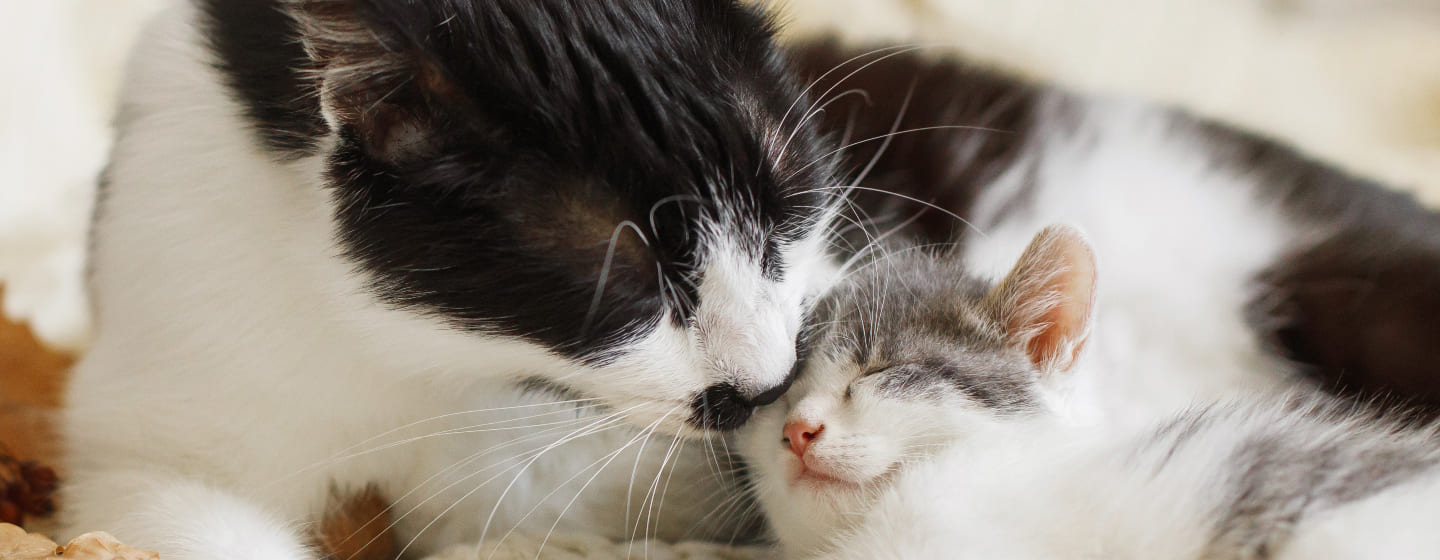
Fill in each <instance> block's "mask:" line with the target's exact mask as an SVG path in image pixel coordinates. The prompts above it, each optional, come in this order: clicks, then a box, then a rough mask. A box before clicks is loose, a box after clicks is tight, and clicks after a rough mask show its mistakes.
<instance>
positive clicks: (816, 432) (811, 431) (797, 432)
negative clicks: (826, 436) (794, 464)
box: [784, 420, 825, 459]
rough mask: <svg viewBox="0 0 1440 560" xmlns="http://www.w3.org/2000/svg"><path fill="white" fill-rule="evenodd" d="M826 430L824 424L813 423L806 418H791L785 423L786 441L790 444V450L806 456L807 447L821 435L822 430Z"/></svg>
mask: <svg viewBox="0 0 1440 560" xmlns="http://www.w3.org/2000/svg"><path fill="white" fill-rule="evenodd" d="M823 431H825V425H824V424H811V423H809V422H806V421H804V420H791V421H789V422H786V423H785V430H784V433H785V441H786V442H787V443H789V444H790V450H791V451H794V452H795V456H796V457H799V458H801V459H804V458H805V449H806V448H808V447H810V442H812V441H815V438H817V437H820V432H823Z"/></svg>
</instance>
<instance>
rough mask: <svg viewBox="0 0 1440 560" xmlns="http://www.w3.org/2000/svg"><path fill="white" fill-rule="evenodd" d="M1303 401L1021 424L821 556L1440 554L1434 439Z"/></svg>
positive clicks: (908, 489)
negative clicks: (1144, 423) (1160, 417)
mask: <svg viewBox="0 0 1440 560" xmlns="http://www.w3.org/2000/svg"><path fill="white" fill-rule="evenodd" d="M1296 399H1297V401H1298V402H1289V403H1279V404H1277V403H1267V402H1261V401H1253V400H1252V401H1248V402H1240V403H1232V404H1217V405H1211V406H1207V407H1203V408H1199V409H1196V410H1194V411H1191V412H1189V413H1187V414H1186V415H1184V416H1181V417H1178V418H1176V419H1174V420H1172V421H1171V422H1170V423H1169V424H1165V425H1162V426H1161V427H1160V428H1158V429H1156V428H1154V427H1153V426H1152V427H1147V428H1144V429H1140V430H1135V429H1125V428H1119V427H1114V426H1108V427H1102V426H1095V425H1086V426H1076V425H1064V424H1063V423H1056V422H1054V419H1053V418H1044V419H1036V420H1034V421H1032V422H1031V423H1030V424H1029V425H1026V423H1023V422H1022V423H1019V425H1016V426H1012V427H1010V428H1011V429H1009V430H1000V431H998V432H997V433H995V434H988V435H986V436H981V437H977V438H975V440H974V441H966V442H964V443H962V444H959V445H957V446H956V447H954V448H952V449H948V450H945V451H942V452H940V453H939V454H938V455H937V456H936V457H934V458H933V459H931V460H930V462H928V463H926V464H921V465H916V466H915V468H914V470H913V472H908V473H906V474H905V475H904V476H902V477H900V478H899V479H898V481H897V483H896V485H895V487H894V488H892V489H890V490H889V491H887V492H885V494H884V495H883V496H882V497H880V498H879V499H878V500H877V502H876V503H875V505H874V506H873V507H872V508H871V509H870V510H869V511H868V512H866V513H865V514H864V515H863V516H861V518H860V520H859V521H858V522H857V523H856V527H857V528H856V529H854V531H855V532H854V533H851V534H847V535H845V536H843V537H841V538H840V539H838V540H837V541H835V542H834V543H832V544H830V545H829V546H828V547H827V549H826V550H827V552H825V553H823V554H818V555H816V556H819V557H824V558H854V559H861V558H895V559H900V558H1006V559H1016V560H1020V559H1037V560H1038V559H1050V558H1053V559H1060V558H1108V559H1116V560H1120V559H1134V560H1142V559H1151V558H1167V559H1177V560H1179V559H1205V560H1211V559H1246V558H1274V559H1277V560H1281V559H1294V560H1302V559H1315V560H1322V559H1360V558H1373V559H1377V560H1378V559H1383V558H1422V557H1427V556H1429V555H1431V554H1433V553H1434V551H1435V550H1436V549H1437V547H1440V535H1437V534H1436V533H1435V532H1434V530H1433V528H1434V526H1435V523H1436V521H1437V520H1440V506H1437V505H1436V504H1437V500H1440V468H1437V467H1440V445H1437V442H1440V440H1437V438H1436V436H1435V434H1434V432H1433V431H1430V430H1424V431H1416V430H1414V429H1413V428H1409V429H1403V428H1398V427H1396V426H1395V425H1392V424H1391V423H1389V422H1387V421H1378V422H1377V421H1376V419H1375V418H1374V417H1373V416H1372V415H1369V414H1366V413H1363V412H1359V413H1357V412H1356V411H1354V410H1351V411H1344V410H1342V409H1340V408H1338V407H1336V406H1335V405H1334V404H1333V403H1323V402H1318V401H1316V400H1314V398H1313V397H1297V398H1296ZM1306 400H1309V401H1310V402H1309V403H1305V402H1304V401H1306ZM1287 405H1289V406H1287ZM1308 406H1313V407H1314V408H1313V409H1312V410H1310V411H1307V410H1306V408H1307V407H1308ZM802 556H804V555H802Z"/></svg>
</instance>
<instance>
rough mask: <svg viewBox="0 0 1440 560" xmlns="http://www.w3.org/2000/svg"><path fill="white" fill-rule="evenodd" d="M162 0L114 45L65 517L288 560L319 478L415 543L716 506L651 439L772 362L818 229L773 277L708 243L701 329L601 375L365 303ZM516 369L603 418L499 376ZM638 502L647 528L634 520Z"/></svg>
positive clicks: (313, 211)
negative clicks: (362, 498) (132, 42)
mask: <svg viewBox="0 0 1440 560" xmlns="http://www.w3.org/2000/svg"><path fill="white" fill-rule="evenodd" d="M178 4H179V5H177V6H176V7H175V8H173V9H172V10H170V11H169V12H168V13H167V14H166V15H164V16H163V17H161V18H160V19H158V20H157V21H156V22H155V23H153V24H152V25H151V27H150V28H149V29H148V31H147V33H146V34H145V36H144V38H143V41H142V43H141V45H140V46H139V48H138V49H137V52H136V53H135V55H134V56H133V58H132V62H131V64H130V67H129V69H128V70H129V71H128V79H127V83H126V86H125V92H124V95H123V101H122V107H121V110H120V115H119V126H118V128H119V129H120V132H121V134H120V137H119V139H118V140H117V143H116V146H115V149H114V153H113V157H112V164H111V167H110V169H109V176H110V179H111V182H112V184H111V187H110V189H109V190H108V191H107V192H104V193H102V195H101V196H102V197H103V201H102V204H101V211H100V214H99V215H98V217H97V220H96V223H95V231H94V240H95V243H94V252H93V254H92V256H91V258H92V267H93V291H94V297H95V302H96V305H97V309H96V324H97V329H96V332H97V336H96V338H95V341H94V346H93V347H92V349H91V351H90V352H89V353H88V354H87V356H86V357H85V359H84V361H83V362H82V363H81V364H80V365H79V366H78V367H77V368H76V370H75V372H74V375H73V378H72V380H71V383H70V390H69V393H68V402H67V405H68V406H67V413H66V418H65V426H64V431H65V438H66V445H67V450H68V457H67V459H68V463H67V467H68V474H67V481H66V488H65V496H64V500H65V508H64V517H65V519H64V524H65V527H66V530H67V531H83V530H95V529H103V530H107V531H110V532H112V533H114V534H115V535H117V536H118V537H120V538H121V539H122V540H126V541H129V542H132V543H134V544H135V545H137V546H143V547H145V548H150V549H155V550H158V551H160V552H161V553H162V555H163V556H164V557H165V558H172V559H177V560H187V559H200V558H214V559H220V558H224V559H252V558H253V559H261V558H264V559H267V560H274V559H299V558H309V557H310V555H311V553H310V552H309V551H308V550H306V548H305V546H304V544H303V543H305V542H307V541H305V540H303V539H302V537H303V536H304V533H305V531H306V530H307V524H308V523H311V522H314V521H315V520H316V516H317V514H318V513H319V511H320V509H321V508H322V506H323V504H324V503H325V501H326V500H327V497H328V488H330V487H331V486H332V484H333V485H334V486H336V487H338V488H340V489H342V490H346V489H348V490H353V489H357V488H359V487H361V486H362V485H364V484H366V483H369V482H380V483H382V485H383V486H384V489H385V490H386V491H387V492H388V493H389V494H390V495H391V497H392V498H394V499H395V500H396V507H397V509H396V510H395V512H396V516H397V517H400V514H401V513H407V512H409V513H408V514H407V515H404V516H403V518H401V521H400V525H399V528H400V533H401V534H405V535H415V534H420V537H419V540H418V541H417V543H416V546H417V547H420V549H421V550H435V549H436V548H437V547H438V546H439V545H443V544H450V543H454V542H457V541H460V540H465V539H473V538H476V537H478V536H479V533H480V531H481V530H482V528H484V527H487V526H488V528H489V530H490V534H491V535H492V536H494V535H501V534H504V533H505V531H506V530H508V529H509V528H511V527H515V526H521V527H525V528H526V529H528V530H530V531H537V532H539V533H542V534H543V533H544V532H545V531H547V530H548V529H550V528H551V527H552V522H556V521H555V520H556V519H557V518H558V517H559V516H560V514H561V513H562V512H563V511H568V515H567V516H565V518H564V520H562V521H559V522H556V523H558V528H559V529H558V530H561V531H566V530H569V531H577V530H585V531H590V532H599V533H602V534H608V535H612V536H616V537H621V536H629V535H632V534H639V535H645V534H651V535H661V536H669V537H677V536H679V535H680V534H681V533H683V532H685V531H686V530H688V529H690V528H691V527H690V524H691V523H692V522H694V521H695V520H696V519H697V518H698V517H700V516H701V515H703V514H706V513H709V511H706V510H703V509H702V508H701V506H700V504H704V503H707V502H706V500H711V502H708V503H714V502H715V501H718V500H719V499H723V494H722V493H721V490H720V485H719V483H718V482H717V480H718V479H717V477H714V476H712V475H711V472H712V470H713V469H716V468H727V469H728V467H722V466H717V465H713V464H712V459H710V457H709V455H710V454H711V451H710V450H709V449H707V448H706V446H707V445H709V444H707V443H704V442H688V443H683V444H676V443H673V441H672V439H671V438H670V437H667V436H663V434H666V433H677V432H683V431H686V430H691V429H690V428H687V427H686V424H684V422H683V421H684V420H685V418H686V417H687V416H688V415H689V414H690V413H691V411H690V410H689V407H688V405H689V404H690V399H691V398H692V397H693V395H694V394H695V393H696V392H697V391H699V390H700V389H703V388H704V387H705V386H707V385H709V384H711V383H715V382H717V381H731V382H733V383H735V384H736V385H737V386H739V387H740V388H742V389H745V388H748V387H770V386H774V385H776V384H778V383H779V382H780V381H781V380H782V379H783V376H784V375H786V373H788V364H789V362H790V361H791V360H792V359H793V352H794V348H793V342H792V341H793V340H794V337H795V332H796V330H797V329H798V328H799V322H800V313H799V309H800V305H801V300H802V298H803V297H804V296H805V295H806V293H807V292H809V291H810V290H812V289H813V285H812V284H811V282H812V281H813V280H814V278H816V277H817V276H812V275H809V274H807V273H808V272H809V271H810V270H812V269H813V268H814V267H815V266H816V265H819V264H821V263H823V258H822V256H821V255H822V252H821V249H822V248H823V243H822V241H821V239H820V237H819V234H818V233H817V234H816V235H815V236H812V238H810V239H806V240H804V241H802V242H799V243H796V244H794V245H793V246H791V247H789V248H788V249H786V252H787V254H788V257H789V260H788V261H787V264H789V265H790V268H789V270H790V272H791V273H790V274H787V276H786V280H785V281H784V282H783V283H779V284H777V283H775V282H772V281H769V280H764V279H762V277H761V275H760V273H759V269H758V267H757V266H756V265H754V264H753V263H749V262H746V261H745V260H744V259H740V258H728V259H727V258H724V257H723V255H724V254H726V253H725V251H724V245H723V243H722V242H721V241H715V242H713V243H711V249H712V250H713V251H714V254H716V255H722V256H721V257H717V258H714V259H712V260H711V261H710V262H709V263H708V264H707V267H708V268H707V270H706V274H705V276H704V280H703V281H702V285H701V287H700V289H701V292H702V293H703V294H704V298H705V299H704V301H703V302H702V305H701V308H700V309H699V310H698V311H697V319H696V322H697V324H699V325H702V326H704V328H705V329H706V332H704V333H703V336H704V337H705V340H697V336H701V335H697V334H696V329H694V328H692V329H688V330H681V329H676V328H660V329H657V330H656V331H654V333H653V334H651V335H650V336H648V337H647V338H645V339H643V340H636V341H631V343H629V344H628V347H629V348H630V349H632V352H630V353H628V354H627V355H626V356H625V357H624V358H622V359H620V360H619V361H618V362H617V363H615V364H613V365H611V366H608V367H605V368H582V367H579V366H577V365H575V364H573V363H571V362H568V361H566V360H563V359H561V358H559V357H556V356H555V355H554V354H552V353H550V352H548V351H547V350H546V349H545V348H542V347H539V346H536V345H534V344H529V343H524V342H520V341H517V340H515V339H511V338H506V337H503V336H490V337H485V336H479V335H476V334H473V333H465V332H460V331H458V330H455V329H452V328H449V327H447V326H446V325H445V324H444V323H442V322H441V321H440V320H438V319H435V318H432V317H427V316H424V315H422V314H420V313H417V312H407V311H401V310H396V309H393V308H390V307H387V306H385V305H382V304H380V303H378V302H377V301H376V300H375V299H374V297H373V296H371V295H369V294H368V293H367V292H366V290H365V282H366V279H365V278H364V277H363V276H362V275H361V274H359V273H357V272H356V271H355V269H354V267H353V266H352V265H351V264H350V263H348V262H347V261H346V260H345V259H344V258H342V257H341V249H340V248H339V247H338V246H337V245H336V243H335V239H336V235H335V233H334V231H333V230H332V224H331V204H332V203H331V200H330V198H329V195H328V193H327V192H326V189H325V187H323V181H322V179H321V173H322V162H321V160H322V158H321V157H307V158H304V159H301V160H299V161H295V162H291V163H285V164H280V163H276V162H275V160H274V159H273V156H272V155H271V154H267V153H265V152H263V151H262V150H261V149H260V148H259V147H258V145H257V142H256V139H255V137H254V136H253V133H252V132H251V131H250V130H248V129H247V125H246V124H245V123H244V122H242V120H241V119H240V118H239V116H238V115H239V114H240V112H241V109H240V107H239V106H238V105H237V104H236V103H235V102H233V101H232V100H231V99H230V97H229V96H228V95H227V93H226V92H225V91H224V90H223V88H222V86H221V85H220V84H221V78H220V77H219V75H218V73H217V71H216V70H215V69H214V68H213V67H212V65H211V63H212V61H211V60H210V59H209V55H208V54H206V52H207V51H206V49H205V48H204V46H203V45H204V38H203V37H202V33H201V32H200V31H198V29H197V24H196V20H197V17H198V15H197V14H196V12H195V9H194V8H193V7H192V6H190V5H189V4H188V3H184V2H182V3H178ZM325 151H326V150H325V149H324V148H323V147H322V149H321V153H322V154H323V153H325ZM823 229H824V228H816V230H817V231H820V230H823ZM582 312H583V311H582ZM701 343H704V344H701ZM781 364H784V365H783V366H782V365H781ZM714 371H726V372H760V373H757V374H755V375H753V376H752V377H742V378H737V379H728V380H719V379H711V378H709V377H708V376H709V375H713V374H711V373H709V372H714ZM741 375H744V373H741ZM530 376H540V377H544V378H547V379H550V380H552V381H558V382H561V383H563V384H565V385H568V386H570V387H572V388H577V389H579V390H581V391H584V392H587V393H589V394H591V395H595V396H598V397H603V404H605V405H608V407H609V408H608V410H609V411H613V412H615V413H617V414H618V416H617V417H616V419H615V420H614V421H611V420H604V419H603V418H604V417H603V415H596V413H591V412H576V411H568V410H569V409H567V407H566V406H564V405H545V404H544V403H545V402H547V401H553V400H554V399H553V397H545V396H536V395H531V394H526V393H523V392H522V391H520V390H518V389H515V388H513V387H512V386H511V383H512V382H513V381H515V380H517V379H519V378H522V377H530ZM759 376H764V377H759ZM570 408H573V406H571V407H570ZM483 409H494V410H492V411H490V412H475V413H466V414H459V413H462V412H465V411H475V410H483ZM567 415H568V416H567ZM567 418H568V419H569V423H565V422H562V421H564V420H566V419H567ZM426 419H429V420H428V421H427V420H426ZM412 423H414V425H411V424H412ZM401 426H409V427H407V428H404V429H400V430H398V431H391V430H392V429H395V428H397V427H401ZM587 426H590V427H592V428H593V429H590V430H586V429H585V428H586V427H587ZM641 428H654V429H657V430H658V431H659V433H661V434H662V437H657V438H647V437H640V436H639V433H640V432H641V431H642V430H641ZM447 430H448V432H447ZM572 435H573V436H575V437H573V438H572V437H571V436H572ZM376 436H379V437H376ZM572 440H573V441H572ZM562 444H563V446H562ZM506 445H511V447H504V446H506ZM547 446H548V447H547ZM622 448H624V451H623V452H622V451H620V450H621V449H622ZM542 449H548V451H546V452H544V453H541V454H540V455H538V456H536V457H535V458H534V460H533V461H527V460H526V459H527V458H528V457H529V456H528V455H526V454H527V453H531V452H537V451H539V450H542ZM487 450H489V452H488V453H485V452H486V451H487ZM612 452H613V453H614V455H612ZM506 469H510V470H506ZM662 470H663V472H664V473H665V475H664V477H662V476H660V474H659V473H660V472H661V471H662ZM521 471H523V475H524V476H521V475H519V474H517V473H519V472H521ZM597 471H598V474H597V475H596V476H591V475H592V474H595V473H597ZM467 475H468V476H467ZM432 476H434V477H435V478H431V477H432ZM492 477H493V478H492ZM670 477H673V478H676V479H679V480H683V481H685V483H684V484H677V485H673V486H672V485H670V484H668V482H669V480H671V478H670ZM486 480H489V481H490V482H489V483H487V484H484V485H483V486H480V482H481V481H486ZM656 481H658V482H656ZM477 486H479V487H478V488H477ZM582 487H585V493H584V495H583V499H579V500H574V499H573V498H575V496H577V494H578V493H579V492H580V491H581V489H582ZM552 491H553V492H552ZM666 492H668V493H666ZM661 493H666V494H665V500H664V502H663V503H664V504H665V506H664V515H658V512H655V511H654V510H656V509H658V508H657V507H656V506H654V505H653V502H654V501H656V500H657V499H658V495H659V494H661ZM502 496H504V499H503V500H501V497H502ZM497 502H498V503H499V505H498V506H495V508H496V510H495V511H494V513H492V509H491V508H492V506H494V505H495V504H496V503H497ZM532 506H533V507H534V508H535V509H534V512H533V513H531V508H532ZM646 508H648V509H649V511H646ZM412 509H413V510H414V511H413V512H411V510H412ZM627 510H628V513H629V514H630V515H629V517H630V518H631V519H628V520H627V519H625V515H623V514H624V513H626V512H627ZM642 513H643V514H645V521H644V523H647V524H650V525H648V526H643V527H639V528H636V527H635V526H634V523H635V521H636V520H635V518H636V517H638V516H641V515H642ZM442 516H443V519H442V520H441V521H440V522H438V523H436V524H435V525H433V526H431V525H428V524H429V523H430V522H431V521H432V520H434V519H437V518H440V517H442ZM492 517H493V519H492ZM487 520H488V521H489V523H488V525H487ZM422 529H423V532H422Z"/></svg>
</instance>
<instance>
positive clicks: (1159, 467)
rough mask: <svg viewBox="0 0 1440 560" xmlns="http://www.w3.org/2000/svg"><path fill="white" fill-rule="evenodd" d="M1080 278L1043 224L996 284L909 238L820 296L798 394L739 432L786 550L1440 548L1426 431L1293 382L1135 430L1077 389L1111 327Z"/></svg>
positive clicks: (896, 554)
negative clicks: (1095, 312)
mask: <svg viewBox="0 0 1440 560" xmlns="http://www.w3.org/2000/svg"><path fill="white" fill-rule="evenodd" d="M1100 254H1101V256H1102V258H1103V255H1104V253H1103V252H1102V253H1100ZM1094 278H1095V265H1094V260H1093V257H1092V256H1091V253H1090V248H1089V245H1088V244H1087V243H1086V242H1085V241H1084V240H1083V238H1081V237H1080V236H1079V234H1078V233H1076V232H1075V231H1074V230H1071V229H1067V228H1052V229H1047V230H1046V231H1044V232H1042V233H1041V234H1040V235H1039V236H1037V237H1036V239H1035V241H1034V242H1033V243H1032V245H1031V246H1030V247H1029V248H1027V249H1026V251H1025V253H1024V254H1023V255H1022V257H1021V258H1020V261H1019V264H1017V265H1016V266H1015V268H1014V269H1013V270H1012V271H1011V272H1010V274H1009V275H1008V276H1006V277H1005V279H1004V280H1003V281H1001V282H999V283H994V284H992V283H989V282H987V281H984V280H979V279H977V278H976V277H974V276H971V275H969V273H967V272H966V269H965V267H964V266H963V265H962V264H961V260H960V258H959V257H958V255H956V254H954V253H951V254H943V253H941V254H934V253H932V254H922V252H921V251H918V250H913V248H912V250H910V251H899V252H894V253H891V254H889V255H886V256H881V257H878V258H877V260H875V261H874V262H872V263H870V264H869V266H868V267H867V268H865V269H863V270H861V271H860V272H858V273H856V276H855V277H854V278H852V280H851V281H849V282H848V283H847V284H848V285H846V286H842V287H841V288H840V290H839V291H837V293H836V294H834V295H832V296H831V297H832V299H830V300H829V301H828V302H827V303H825V304H824V305H823V306H822V309H823V310H825V311H824V313H823V314H822V315H821V317H822V320H823V321H824V322H823V323H822V324H821V326H819V327H818V329H817V333H816V345H815V347H814V348H813V350H812V351H813V357H812V358H810V361H809V363H808V364H807V365H806V367H805V369H804V373H802V376H801V378H800V379H799V380H798V382H797V384H796V388H795V389H794V390H792V391H791V392H790V394H788V395H787V396H786V397H784V398H783V399H782V400H781V401H780V402H779V403H777V404H776V405H774V407H773V408H772V409H770V410H765V411H763V412H762V413H761V415H760V416H759V419H758V420H757V421H756V422H755V423H754V424H752V425H751V426H750V427H748V428H747V433H746V438H745V449H744V454H745V455H746V458H747V460H748V461H749V462H750V463H751V464H752V467H753V469H754V472H755V473H756V475H757V479H756V485H755V488H756V489H757V493H758V495H759V497H760V500H761V502H762V503H763V504H765V506H766V512H767V515H769V516H770V521H771V523H772V524H773V526H774V527H775V529H776V533H777V535H778V537H779V539H780V543H781V544H782V546H783V548H784V549H785V552H786V556H787V557H791V558H809V557H823V558H855V559H860V558H897V559H899V558H1005V559H1042V558H1054V559H1060V558H1118V559H1127V558H1133V559H1137V560H1138V559H1142V558H1174V559H1185V558H1193V559H1203V560H1210V559H1222V558H1225V559H1230V558H1233V559H1251V558H1287V559H1290V558H1293V559H1301V558H1317V559H1318V558H1419V557H1426V556H1429V555H1433V554H1434V552H1435V550H1437V547H1440V535H1437V534H1436V533H1435V532H1434V531H1433V527H1434V524H1435V523H1436V522H1437V521H1440V507H1437V506H1436V505H1435V504H1436V499H1437V498H1440V435H1437V432H1436V430H1435V429H1434V428H1433V427H1419V426H1417V425H1415V424H1414V423H1405V422H1402V421H1400V420H1398V419H1391V418H1385V417H1384V416H1382V415H1380V414H1378V413H1376V412H1374V411H1371V410H1368V409H1366V408H1364V407H1362V406H1357V405H1345V404H1340V403H1338V402H1337V401H1335V400H1333V399H1332V398H1331V397H1326V396H1321V395H1315V394H1308V393H1294V394H1290V395H1288V396H1284V397H1266V396H1262V395H1250V396H1248V397H1245V398H1244V399H1242V400H1235V401H1226V402H1221V403H1219V404H1208V405H1203V406H1197V407H1195V408H1193V409H1191V410H1189V411H1186V412H1183V413H1180V414H1178V415H1176V416H1173V417H1170V418H1168V419H1165V420H1162V421H1139V422H1137V421H1134V420H1133V419H1132V418H1131V417H1130V416H1128V415H1126V414H1123V412H1124V410H1123V409H1122V410H1116V409H1114V408H1113V407H1114V405H1113V404H1107V403H1105V402H1096V401H1095V399H1094V395H1092V394H1087V393H1086V392H1084V391H1077V389H1078V388H1080V386H1081V385H1083V383H1084V381H1085V380H1084V379H1083V378H1084V377H1087V376H1090V375H1092V374H1093V373H1094V371H1092V370H1091V369H1089V366H1087V360H1086V358H1084V357H1083V354H1084V351H1088V350H1089V349H1090V348H1093V347H1094V346H1096V345H1101V344H1103V340H1101V337H1103V336H1104V333H1105V331H1104V330H1103V329H1096V330H1092V329H1091V327H1090V321H1091V320H1092V319H1091V315H1092V313H1091V306H1093V305H1095V304H1094V301H1095V299H1096V298H1095V295H1096V283H1095V281H1094ZM880 290H883V292H882V291H880ZM1100 313H1101V317H1100V318H1099V319H1098V322H1099V323H1103V322H1104V320H1105V319H1104V317H1103V315H1104V313H1105V312H1104V310H1103V304H1102V309H1101V311H1100ZM877 325H884V328H875V326H877ZM1153 375H1156V376H1164V375H1166V372H1164V371H1155V372H1153ZM1097 412H1098V413H1097ZM1117 412H1118V413H1121V414H1116V413H1117ZM782 423H783V427H782ZM797 442H799V443H797Z"/></svg>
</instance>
